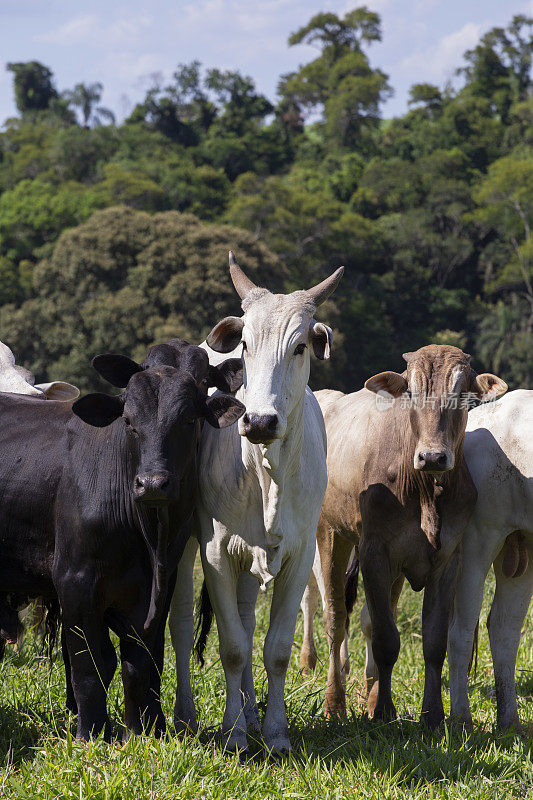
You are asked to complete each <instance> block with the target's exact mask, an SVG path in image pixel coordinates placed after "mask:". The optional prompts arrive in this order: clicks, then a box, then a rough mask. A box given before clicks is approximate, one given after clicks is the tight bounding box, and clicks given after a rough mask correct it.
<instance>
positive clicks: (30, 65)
mask: <svg viewBox="0 0 533 800" xmlns="http://www.w3.org/2000/svg"><path fill="white" fill-rule="evenodd" d="M6 68H7V69H8V70H9V72H12V73H13V82H14V86H15V102H16V104H17V108H18V110H19V111H20V113H21V114H25V113H26V112H28V111H42V110H44V109H47V108H48V107H49V106H50V104H51V102H52V100H55V99H56V98H57V97H58V93H57V90H56V88H55V86H54V82H53V77H54V74H53V72H52V70H51V69H49V67H45V66H44V64H41V63H40V62H39V61H26V62H22V61H19V62H17V63H13V62H10V63H9V64H7V67H6Z"/></svg>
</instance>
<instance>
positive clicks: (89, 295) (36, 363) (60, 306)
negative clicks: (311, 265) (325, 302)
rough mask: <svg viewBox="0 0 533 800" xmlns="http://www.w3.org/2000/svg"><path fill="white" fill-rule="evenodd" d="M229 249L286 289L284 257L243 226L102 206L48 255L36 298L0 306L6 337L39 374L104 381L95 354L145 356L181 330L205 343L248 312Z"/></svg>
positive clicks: (251, 270)
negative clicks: (93, 362)
mask: <svg viewBox="0 0 533 800" xmlns="http://www.w3.org/2000/svg"><path fill="white" fill-rule="evenodd" d="M230 248H234V249H235V252H236V253H237V254H238V256H239V259H240V261H241V262H242V264H243V266H245V267H246V271H247V273H248V274H249V275H250V277H251V278H252V279H253V280H256V281H257V282H258V283H260V284H267V285H268V286H269V287H270V288H272V289H273V290H280V289H281V288H282V286H283V280H284V277H285V272H284V269H283V266H282V265H281V263H280V262H279V260H278V259H277V258H276V256H274V255H273V254H272V253H270V252H269V251H268V250H267V249H266V247H265V246H264V245H262V244H260V243H258V242H256V241H254V239H253V237H252V236H250V235H249V234H247V233H245V232H243V231H242V230H239V229H236V228H232V227H227V226H221V225H206V224H203V223H202V222H200V221H199V220H198V219H197V218H196V217H194V216H192V215H190V214H179V213H177V212H175V211H170V212H164V213H161V214H155V215H153V216H150V215H149V214H146V213H145V212H141V211H134V210H132V209H129V208H124V207H117V208H110V209H106V210H105V211H100V212H97V213H96V214H94V215H93V216H92V217H91V218H90V219H89V220H88V221H87V222H86V223H84V224H83V225H80V226H78V227H76V228H73V229H72V230H70V231H67V232H66V233H64V234H63V235H62V236H61V238H60V239H59V241H58V242H57V245H56V246H55V248H54V251H53V254H52V255H51V257H50V258H47V259H44V260H42V261H41V262H39V264H38V265H37V267H36V269H35V271H34V275H33V287H34V293H35V295H34V298H33V299H30V300H27V301H26V302H25V303H23V304H22V305H21V306H20V307H19V308H16V307H15V306H13V305H4V306H3V307H2V308H1V309H0V339H2V340H6V341H9V343H10V346H11V347H12V348H13V350H14V352H15V353H17V357H18V359H19V362H20V363H24V364H25V365H26V366H28V367H30V368H31V369H33V370H35V372H36V374H39V375H40V376H45V375H54V376H56V377H57V376H58V375H61V376H63V377H65V379H66V378H67V377H68V378H69V379H71V380H73V381H74V382H75V383H77V384H79V385H80V386H81V387H82V388H83V389H88V388H92V387H95V386H97V385H99V386H100V388H101V387H102V386H103V384H102V383H101V382H100V383H98V378H97V376H96V373H94V370H92V368H91V366H90V359H91V357H92V356H93V355H95V354H96V353H99V352H103V351H119V352H123V353H129V354H131V355H132V357H134V358H142V357H143V356H144V354H145V353H146V349H147V347H148V346H149V345H150V344H152V343H154V342H161V341H165V340H166V339H168V338H171V337H172V336H182V337H185V338H187V339H188V340H189V341H191V342H200V341H201V340H202V339H203V338H205V336H206V334H207V333H208V332H209V330H210V328H211V327H212V326H213V325H214V324H215V323H216V322H217V321H218V320H219V319H220V318H221V317H224V316H226V315H228V314H231V313H233V314H238V313H239V300H238V298H237V296H236V294H235V292H234V290H233V287H232V285H231V281H230V279H229V274H228V267H227V253H228V250H229V249H230ZM28 320H31V321H32V324H31V325H28Z"/></svg>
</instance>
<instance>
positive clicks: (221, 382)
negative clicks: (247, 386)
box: [208, 358, 242, 393]
mask: <svg viewBox="0 0 533 800" xmlns="http://www.w3.org/2000/svg"><path fill="white" fill-rule="evenodd" d="M208 383H209V386H216V388H217V389H220V391H221V392H231V393H233V392H236V391H237V389H240V388H241V386H242V359H241V358H227V359H226V360H225V361H223V362H222V364H219V365H218V366H216V367H213V366H212V365H209V375H208Z"/></svg>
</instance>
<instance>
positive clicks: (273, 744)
mask: <svg viewBox="0 0 533 800" xmlns="http://www.w3.org/2000/svg"><path fill="white" fill-rule="evenodd" d="M265 749H266V751H267V753H268V755H269V756H271V757H272V758H276V759H278V758H286V757H287V756H289V755H290V754H291V753H292V747H291V743H290V740H289V737H288V736H284V735H280V736H275V737H274V738H273V739H268V740H265Z"/></svg>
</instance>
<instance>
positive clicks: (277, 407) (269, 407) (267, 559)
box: [170, 253, 343, 753]
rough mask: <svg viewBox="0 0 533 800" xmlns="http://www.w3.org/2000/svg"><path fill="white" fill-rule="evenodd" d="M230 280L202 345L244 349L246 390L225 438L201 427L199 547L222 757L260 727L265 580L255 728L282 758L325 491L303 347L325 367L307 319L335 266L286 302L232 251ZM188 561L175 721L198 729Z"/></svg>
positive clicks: (174, 623)
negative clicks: (211, 617)
mask: <svg viewBox="0 0 533 800" xmlns="http://www.w3.org/2000/svg"><path fill="white" fill-rule="evenodd" d="M230 273H231V277H232V280H233V284H234V286H235V289H236V290H237V292H238V294H239V296H240V297H241V300H242V308H243V312H244V313H243V316H242V317H226V318H225V319H224V320H222V321H221V322H219V323H218V325H216V326H215V328H214V329H213V330H212V331H211V333H210V334H209V336H208V338H207V344H208V345H209V346H210V347H211V348H212V349H214V350H216V351H218V352H224V353H226V354H227V353H230V352H232V351H235V348H238V351H236V353H235V354H236V355H240V352H239V351H240V350H241V347H240V344H241V342H242V357H243V379H244V385H243V387H242V388H241V389H240V390H239V391H238V392H237V397H238V399H240V400H241V401H242V402H243V403H244V404H245V405H246V414H245V415H244V416H243V418H242V420H241V421H240V422H239V426H238V430H237V429H236V428H235V430H234V431H233V432H232V433H229V431H226V432H225V435H218V434H220V433H224V432H222V431H219V432H217V435H215V436H211V435H210V433H209V431H208V430H207V426H204V429H203V433H202V440H201V444H200V456H199V490H200V491H199V495H200V497H199V519H200V527H201V533H200V549H201V554H202V564H203V568H204V575H205V579H206V583H207V587H208V590H209V597H210V599H211V602H212V604H213V608H214V611H215V615H216V619H217V627H218V632H219V643H220V656H221V660H222V665H223V668H224V672H225V677H226V688H227V698H226V709H225V713H224V718H223V723H222V727H223V734H224V736H225V746H226V748H227V749H228V750H232V751H234V750H239V751H240V752H243V751H244V750H246V748H247V738H246V730H247V728H249V729H253V730H255V731H257V730H259V729H260V724H259V718H258V709H257V702H256V698H255V691H254V686H253V678H252V662H251V658H252V640H253V632H254V627H255V610H254V609H255V603H256V599H257V593H258V590H259V587H260V586H261V585H262V586H266V585H267V584H268V583H270V582H271V581H273V582H274V588H273V595H272V606H271V614H270V625H269V630H268V633H267V636H266V639H265V644H264V650H263V655H264V663H265V667H266V671H267V677H268V703H267V709H266V713H265V717H264V720H263V729H262V731H263V738H264V741H265V744H266V747H267V749H268V750H269V751H270V752H273V753H282V752H287V751H289V750H290V742H289V737H288V727H287V717H286V713H285V705H284V687H285V677H286V672H287V667H288V663H289V658H290V652H291V647H292V643H293V638H294V629H295V624H296V617H297V613H298V606H299V604H300V601H301V599H302V595H303V592H304V589H305V586H306V584H307V581H308V578H309V574H310V571H311V566H312V563H313V557H314V552H315V540H316V539H315V537H316V526H317V522H318V517H319V514H320V506H321V503H322V499H323V497H324V491H325V488H326V437H325V430H324V422H323V419H322V414H321V412H320V408H319V406H318V403H317V402H316V400H315V398H314V396H313V394H312V392H311V391H310V389H309V388H308V387H307V380H308V378H309V367H310V359H309V350H310V348H312V349H313V351H314V353H315V355H316V356H317V357H318V358H322V359H323V358H329V355H330V348H331V330H330V328H328V327H327V326H326V325H323V324H322V323H319V322H316V321H315V320H314V319H313V314H314V312H315V310H316V308H317V307H318V306H319V305H320V304H321V303H323V302H324V301H325V300H326V298H327V297H328V296H329V295H330V294H331V293H332V292H333V291H334V289H335V288H336V286H337V284H338V282H339V280H340V278H341V275H342V273H343V268H339V269H338V270H337V271H336V272H335V273H333V275H331V276H330V277H329V278H327V279H326V280H325V281H323V282H322V283H320V284H319V285H318V286H315V287H314V288H313V289H309V290H307V291H298V292H293V293H292V294H289V295H281V294H278V295H275V294H271V293H270V292H269V291H267V290H266V289H262V288H259V287H257V286H255V285H254V284H253V283H252V281H250V280H249V279H248V278H247V277H246V275H245V274H244V273H243V272H242V270H241V269H240V268H239V266H238V265H237V264H236V262H235V260H234V258H233V254H231V253H230ZM228 433H229V435H227V434H228ZM193 552H194V544H192V545H190V546H189V548H188V549H187V552H186V553H185V558H184V560H182V563H181V564H180V567H179V570H178V580H177V590H176V594H175V596H174V600H173V606H174V608H173V613H172V617H171V620H170V626H171V631H172V634H173V642H174V645H175V647H176V659H177V670H178V691H177V698H176V710H175V717H176V722H177V723H178V724H179V723H180V722H181V724H182V725H187V726H188V727H190V728H195V727H196V713H195V711H194V703H193V700H192V696H191V695H190V683H189V678H188V676H187V677H186V678H183V674H184V673H185V672H187V673H188V666H189V656H190V649H187V647H188V645H189V644H190V611H191V608H190V586H191V583H192V581H191V577H190V570H191V562H192V554H193ZM186 569H188V570H189V577H188V578H187V576H186V574H185V570H186ZM187 598H189V599H187ZM205 599H206V598H205V594H204V600H205ZM182 611H183V612H184V613H183V616H182V613H181V612H182ZM205 633H206V631H205V629H204V634H205ZM204 638H205V637H204ZM180 676H181V680H180ZM243 698H244V702H243Z"/></svg>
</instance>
